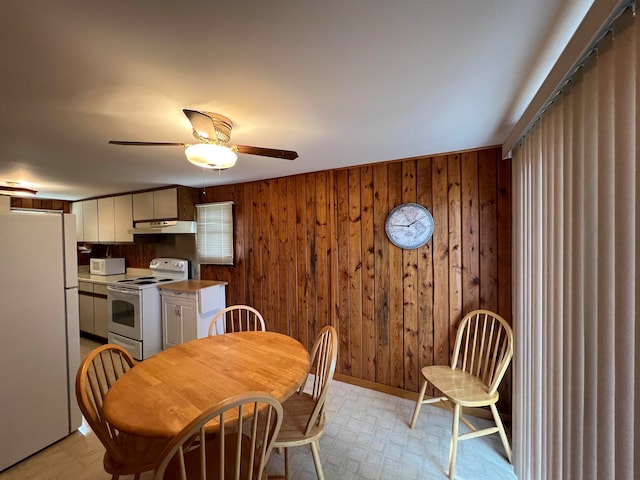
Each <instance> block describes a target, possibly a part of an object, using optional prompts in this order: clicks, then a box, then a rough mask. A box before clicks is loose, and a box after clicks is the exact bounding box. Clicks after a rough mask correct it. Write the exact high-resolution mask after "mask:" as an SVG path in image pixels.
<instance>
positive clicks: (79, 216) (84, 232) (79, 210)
mask: <svg viewBox="0 0 640 480" xmlns="http://www.w3.org/2000/svg"><path fill="white" fill-rule="evenodd" d="M132 204H133V200H132V195H131V194H127V195H118V196H116V197H103V198H98V199H92V200H82V201H80V202H73V203H72V204H71V213H73V214H75V215H76V231H77V236H78V242H89V243H126V242H133V235H132V234H130V233H129V230H130V229H131V228H132V227H133V218H132V217H133V209H132Z"/></svg>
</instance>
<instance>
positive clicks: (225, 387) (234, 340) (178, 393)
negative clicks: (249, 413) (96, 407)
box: [103, 332, 309, 438]
mask: <svg viewBox="0 0 640 480" xmlns="http://www.w3.org/2000/svg"><path fill="white" fill-rule="evenodd" d="M308 371H309V353H308V352H307V350H306V349H305V347H304V346H303V345H302V344H301V343H300V342H298V341H297V340H295V339H293V338H292V337H289V336H287V335H283V334H280V333H275V332H237V333H227V334H224V335H216V336H212V337H206V338H200V339H197V340H192V341H190V342H187V343H183V344H181V345H177V346H175V347H172V348H169V349H168V350H164V351H162V352H160V353H158V354H156V355H154V356H152V357H150V358H148V359H146V360H144V361H143V362H140V363H138V364H137V365H135V366H134V367H133V368H132V369H131V370H129V371H128V372H127V373H126V374H125V375H123V376H122V377H121V378H120V379H119V380H118V381H117V382H115V384H114V385H113V386H112V387H111V388H110V389H109V392H108V393H107V395H106V397H105V399H104V405H103V412H104V416H105V419H106V420H107V422H109V423H110V424H111V425H113V426H114V427H115V428H117V429H118V430H120V431H121V432H125V433H128V434H131V435H136V436H144V437H160V438H167V437H173V436H175V435H176V434H177V433H179V432H180V430H182V428H183V427H184V426H186V425H187V424H188V423H189V422H190V421H191V420H193V419H194V418H195V417H196V416H198V415H199V414H200V413H202V412H203V411H205V410H207V409H208V408H210V407H212V406H214V405H216V404H218V403H220V402H222V401H223V400H225V399H227V398H229V397H232V396H235V395H238V394H241V393H245V392H250V391H261V392H269V393H270V394H271V395H273V396H274V397H275V398H276V399H277V400H278V401H280V402H284V401H285V400H286V399H287V398H289V397H290V396H291V395H292V394H293V393H294V392H295V391H296V390H297V389H298V388H299V387H300V385H302V383H303V382H304V381H305V379H306V377H307V373H308Z"/></svg>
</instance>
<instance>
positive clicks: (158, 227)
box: [128, 220, 196, 235]
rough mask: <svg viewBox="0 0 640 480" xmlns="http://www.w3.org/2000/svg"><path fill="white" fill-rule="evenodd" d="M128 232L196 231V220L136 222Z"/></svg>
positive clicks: (163, 232)
mask: <svg viewBox="0 0 640 480" xmlns="http://www.w3.org/2000/svg"><path fill="white" fill-rule="evenodd" d="M128 233H132V234H134V235H140V234H156V235H157V234H167V233H196V222H189V221H184V220H157V221H155V222H136V223H135V224H134V226H133V228H132V229H131V230H129V231H128Z"/></svg>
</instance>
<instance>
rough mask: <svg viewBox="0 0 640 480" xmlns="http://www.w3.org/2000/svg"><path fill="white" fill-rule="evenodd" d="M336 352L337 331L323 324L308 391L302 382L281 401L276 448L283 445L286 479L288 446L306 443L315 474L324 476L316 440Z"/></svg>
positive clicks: (313, 358)
mask: <svg viewBox="0 0 640 480" xmlns="http://www.w3.org/2000/svg"><path fill="white" fill-rule="evenodd" d="M337 356H338V335H337V333H336V330H335V328H333V327H332V326H326V327H324V328H323V329H322V330H320V333H319V334H318V336H317V337H316V340H315V342H314V344H313V349H312V351H311V367H310V371H309V374H311V373H313V375H314V377H313V388H312V390H311V393H305V392H303V388H304V384H303V385H302V386H301V387H300V389H299V391H298V393H297V394H294V395H293V396H291V397H290V398H289V399H287V400H286V401H285V402H284V403H283V404H282V408H283V409H284V420H283V422H282V428H281V429H280V434H279V435H278V438H277V439H276V442H275V448H277V449H281V448H283V449H284V478H285V479H287V480H288V479H289V454H288V448H289V447H296V446H298V445H306V444H309V445H311V454H312V455H313V462H314V465H315V467H316V474H317V475H318V478H319V479H320V480H323V479H324V473H323V471H322V464H321V463H320V451H319V448H320V447H319V443H318V440H319V439H320V437H321V436H322V433H323V432H324V425H325V414H324V404H325V401H326V399H327V391H328V390H329V388H328V387H329V384H330V383H331V380H332V379H333V373H334V371H335V369H336V359H337ZM305 383H306V382H305ZM271 478H275V477H271Z"/></svg>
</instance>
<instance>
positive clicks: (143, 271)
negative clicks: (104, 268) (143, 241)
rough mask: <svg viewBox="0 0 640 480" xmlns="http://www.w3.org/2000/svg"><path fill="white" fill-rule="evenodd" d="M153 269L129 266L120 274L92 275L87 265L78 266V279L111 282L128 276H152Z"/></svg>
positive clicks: (92, 281) (103, 282)
mask: <svg viewBox="0 0 640 480" xmlns="http://www.w3.org/2000/svg"><path fill="white" fill-rule="evenodd" d="M152 275H153V272H152V270H150V269H148V268H127V271H126V273H122V274H119V275H91V274H90V273H89V268H88V267H87V268H86V269H85V268H82V267H79V268H78V281H80V282H91V283H102V284H109V283H113V282H117V281H118V280H124V279H127V278H136V277H144V276H152Z"/></svg>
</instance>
